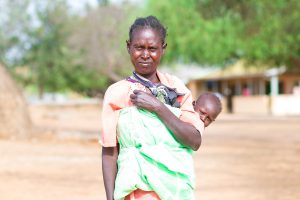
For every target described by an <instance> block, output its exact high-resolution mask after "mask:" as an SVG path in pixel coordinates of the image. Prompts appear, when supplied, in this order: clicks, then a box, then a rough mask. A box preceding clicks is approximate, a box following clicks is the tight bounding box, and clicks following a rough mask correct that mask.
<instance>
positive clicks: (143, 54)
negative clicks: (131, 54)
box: [142, 50, 150, 59]
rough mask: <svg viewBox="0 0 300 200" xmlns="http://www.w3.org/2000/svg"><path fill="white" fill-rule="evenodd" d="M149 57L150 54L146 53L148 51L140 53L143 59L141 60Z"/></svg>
mask: <svg viewBox="0 0 300 200" xmlns="http://www.w3.org/2000/svg"><path fill="white" fill-rule="evenodd" d="M149 56H150V54H149V51H148V50H144V51H143V52H142V58H143V59H148V58H149Z"/></svg>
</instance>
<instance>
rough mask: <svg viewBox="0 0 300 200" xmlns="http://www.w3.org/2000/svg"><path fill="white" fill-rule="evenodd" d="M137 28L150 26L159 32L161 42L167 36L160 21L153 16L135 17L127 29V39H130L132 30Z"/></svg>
mask: <svg viewBox="0 0 300 200" xmlns="http://www.w3.org/2000/svg"><path fill="white" fill-rule="evenodd" d="M139 28H152V29H154V30H156V31H158V32H159V34H160V37H161V40H162V43H163V44H164V43H165V40H166V36H167V29H166V28H165V27H164V26H163V25H162V24H161V23H160V21H159V20H158V19H157V18H156V17H154V16H151V15H150V16H148V17H140V18H137V19H136V20H135V21H134V23H133V24H132V25H131V26H130V29H129V41H131V40H132V37H133V32H134V31H135V30H136V29H139Z"/></svg>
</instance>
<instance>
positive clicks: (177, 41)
mask: <svg viewBox="0 0 300 200" xmlns="http://www.w3.org/2000/svg"><path fill="white" fill-rule="evenodd" d="M146 8H147V12H146V13H147V14H152V15H156V16H157V17H158V18H159V19H161V21H162V22H163V23H164V24H166V25H167V26H168V31H169V38H168V43H169V46H168V51H167V54H166V58H165V61H167V62H177V61H178V58H179V61H183V62H197V63H200V64H211V65H223V64H224V63H227V62H230V61H231V60H235V59H239V58H246V59H247V60H250V61H257V62H265V63H271V64H274V65H276V66H279V65H287V66H290V65H292V64H293V62H294V61H297V60H299V55H300V46H299V45H298V44H299V42H300V41H299V40H300V35H299V34H300V23H298V21H300V2H299V1H297V0H288V1H286V0H275V1H271V0H266V1H261V0H187V1H181V0H174V1H158V0H149V3H148V5H147V6H146Z"/></svg>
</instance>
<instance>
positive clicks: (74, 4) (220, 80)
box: [0, 0, 300, 200]
mask: <svg viewBox="0 0 300 200" xmlns="http://www.w3.org/2000/svg"><path fill="white" fill-rule="evenodd" d="M148 15H154V16H156V17H157V18H158V19H160V21H161V22H162V23H163V24H164V25H165V26H166V27H167V31H168V36H167V43H168V47H167V51H166V54H165V56H164V57H163V60H162V63H161V65H160V69H159V70H160V71H163V72H167V73H170V74H174V75H176V76H177V77H179V78H180V79H182V80H183V81H184V82H185V84H186V85H187V86H188V87H189V89H190V90H191V91H192V93H193V96H194V97H196V96H198V95H199V94H201V93H202V92H204V91H212V92H214V93H216V94H217V95H218V96H219V97H220V98H221V101H222V104H223V111H222V113H221V115H220V116H219V118H218V119H217V121H216V122H214V124H213V125H211V126H210V127H209V128H207V130H206V131H205V136H204V139H203V144H202V147H201V149H200V150H199V151H198V152H196V153H195V168H196V172H197V181H196V183H197V184H196V195H197V199H204V200H214V199H216V200H218V199H222V200H223V199H231V200H232V199H246V200H248V199H249V200H254V199H255V200H256V199H259V200H269V199H278V200H285V199H291V200H296V199H300V192H299V188H300V143H299V142H300V45H299V44H300V23H299V21H300V1H297V0H264V1H261V0H172V1H167V0H165V1H164V0H22V1H21V0H0V155H1V159H0V179H1V181H0V198H1V199H5V200H11V199H25V200H27V199H34V200H39V199H43V200H48V199H49V200H50V199H58V200H59V199H64V200H65V199H72V200H76V199H78V200H79V199H105V198H104V197H105V193H104V187H103V181H102V174H101V173H102V172H101V147H100V145H99V144H98V143H97V140H98V138H99V136H100V130H101V103H102V98H103V95H104V92H105V90H106V88H107V87H108V86H109V85H110V84H112V83H114V82H116V81H119V80H121V79H123V78H125V77H127V76H129V75H130V74H131V71H132V65H131V63H130V58H129V55H128V53H127V50H126V42H125V41H126V39H128V32H129V27H130V25H131V24H132V23H133V21H134V20H135V19H136V18H137V17H141V16H148Z"/></svg>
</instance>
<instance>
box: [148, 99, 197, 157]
mask: <svg viewBox="0 0 300 200" xmlns="http://www.w3.org/2000/svg"><path fill="white" fill-rule="evenodd" d="M154 112H155V113H156V114H157V115H158V117H159V118H160V119H161V120H162V121H163V122H164V124H165V125H166V126H167V127H168V128H169V129H170V130H171V131H172V133H173V135H174V137H175V138H176V139H177V140H178V141H179V142H180V143H181V144H183V145H185V146H188V147H190V148H191V149H193V150H194V151H196V150H198V149H199V147H200V145H201V141H202V138H201V134H200V133H199V131H198V130H197V129H196V128H195V127H194V126H193V125H191V124H188V123H186V122H183V121H181V120H180V119H179V118H177V117H176V116H175V115H174V114H173V113H172V112H171V111H170V110H169V109H168V108H167V107H166V106H165V105H163V104H162V105H161V106H158V107H156V108H155V109H154Z"/></svg>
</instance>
